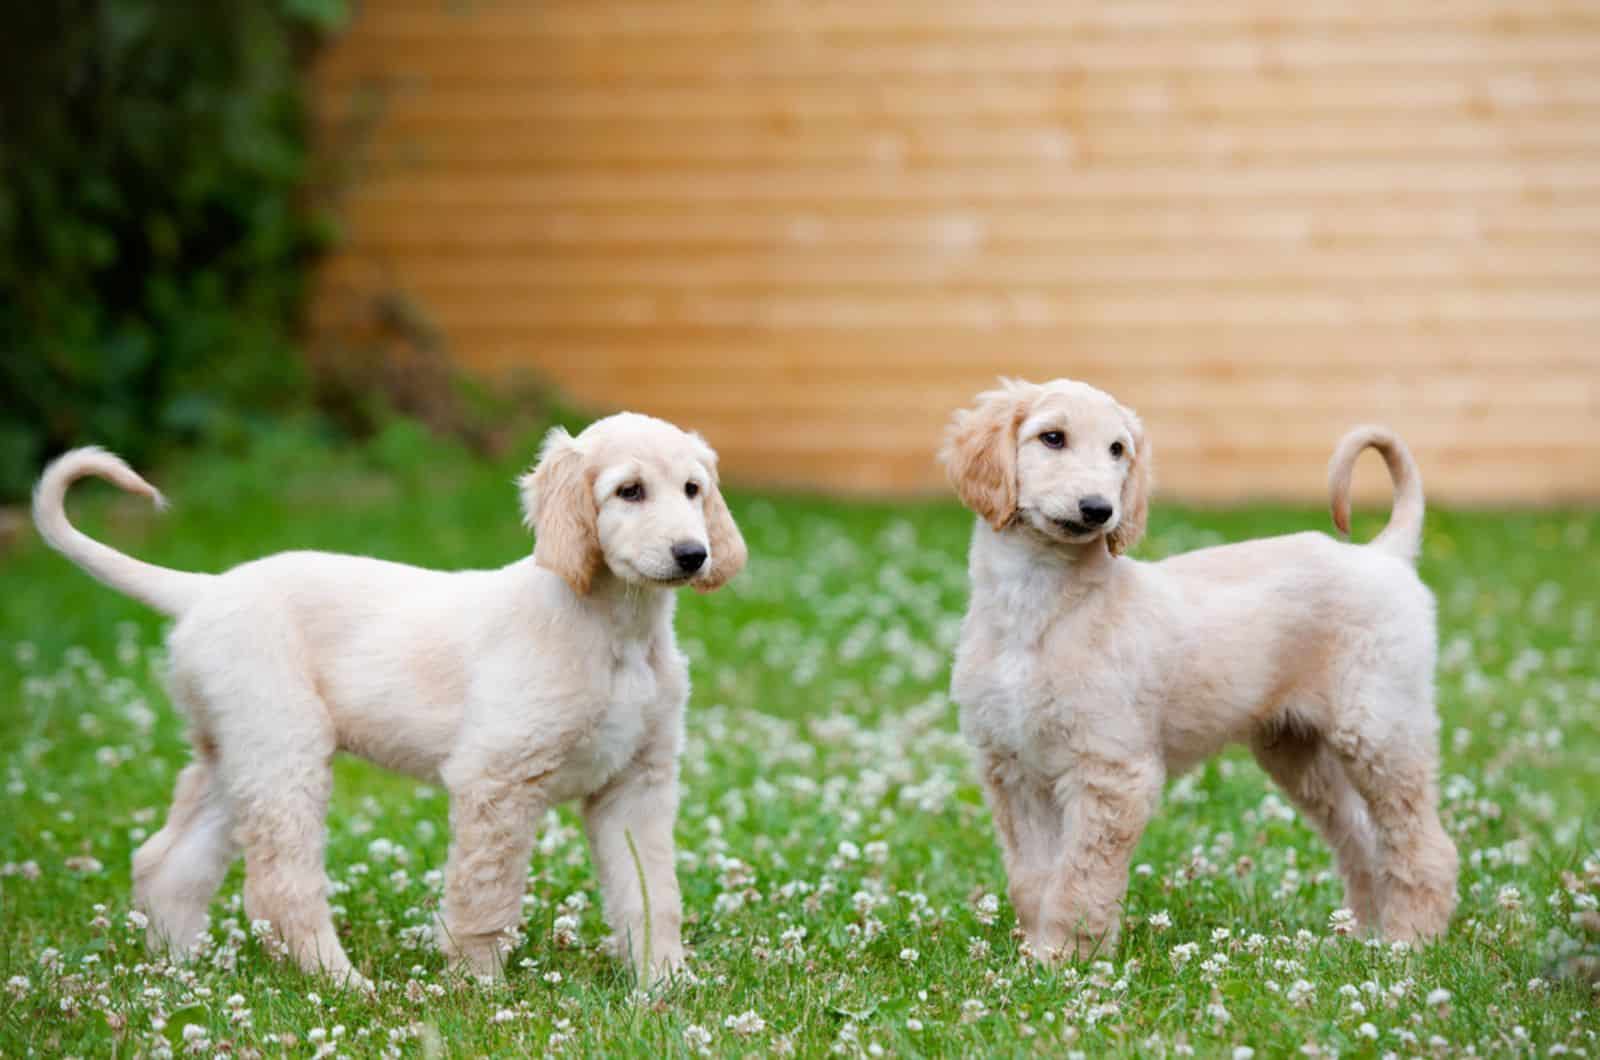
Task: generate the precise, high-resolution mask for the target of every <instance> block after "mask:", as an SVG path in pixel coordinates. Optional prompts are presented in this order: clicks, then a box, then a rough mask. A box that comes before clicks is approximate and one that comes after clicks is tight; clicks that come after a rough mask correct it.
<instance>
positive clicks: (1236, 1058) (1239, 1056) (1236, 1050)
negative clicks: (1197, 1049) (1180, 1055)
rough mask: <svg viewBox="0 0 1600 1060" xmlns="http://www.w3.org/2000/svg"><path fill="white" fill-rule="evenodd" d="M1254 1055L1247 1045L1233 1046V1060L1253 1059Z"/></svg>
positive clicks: (1254, 1052) (1253, 1051)
mask: <svg viewBox="0 0 1600 1060" xmlns="http://www.w3.org/2000/svg"><path fill="white" fill-rule="evenodd" d="M1190 1052H1191V1054H1192V1053H1193V1050H1190ZM1255 1055H1256V1051H1255V1050H1254V1049H1252V1048H1250V1047H1249V1046H1248V1045H1236V1046H1234V1047H1233V1060H1254V1058H1255Z"/></svg>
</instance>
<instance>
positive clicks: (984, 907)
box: [974, 894, 1000, 927]
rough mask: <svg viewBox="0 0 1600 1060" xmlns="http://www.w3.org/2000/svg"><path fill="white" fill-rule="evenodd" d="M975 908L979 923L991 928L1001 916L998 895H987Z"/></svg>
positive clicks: (980, 899)
mask: <svg viewBox="0 0 1600 1060" xmlns="http://www.w3.org/2000/svg"><path fill="white" fill-rule="evenodd" d="M974 908H975V910H976V913H975V915H976V917H977V919H978V923H980V924H982V925H983V926H984V927H990V926H992V925H993V924H994V922H995V920H997V919H998V918H999V916H1000V898H999V896H998V895H993V894H986V895H984V896H983V897H981V898H979V899H978V902H977V905H976V906H975V907H974Z"/></svg>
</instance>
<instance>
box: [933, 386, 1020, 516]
mask: <svg viewBox="0 0 1600 1060" xmlns="http://www.w3.org/2000/svg"><path fill="white" fill-rule="evenodd" d="M1019 391H1020V388H1019V387H1018V386H1017V385H1016V384H1013V383H1010V382H1009V381H1008V382H1006V384H1005V386H1004V387H1003V388H1002V389H1000V390H989V391H985V392H984V393H982V394H979V395H978V404H977V405H976V407H974V408H970V409H962V410H961V411H959V412H957V413H956V415H955V418H954V419H953V420H951V421H950V426H949V428H948V429H946V431H945V436H944V448H943V449H941V450H940V451H939V458H940V459H941V460H943V461H944V467H945V471H946V473H948V474H949V476H950V484H951V485H952V486H954V487H955V489H956V496H958V497H960V498H961V503H962V504H965V505H966V506H967V507H968V508H970V509H972V511H974V512H976V513H977V514H978V515H979V516H981V517H982V518H983V519H984V520H986V521H987V522H988V523H989V525H990V526H992V527H994V528H995V529H996V530H1000V529H1003V528H1004V527H1005V526H1006V524H1008V523H1010V522H1011V520H1012V519H1014V518H1016V515H1017V428H1018V427H1019V426H1021V424H1022V418H1023V416H1024V414H1025V413H1026V411H1027V404H1026V402H1024V401H1023V400H1022V395H1021V393H1020V392H1019Z"/></svg>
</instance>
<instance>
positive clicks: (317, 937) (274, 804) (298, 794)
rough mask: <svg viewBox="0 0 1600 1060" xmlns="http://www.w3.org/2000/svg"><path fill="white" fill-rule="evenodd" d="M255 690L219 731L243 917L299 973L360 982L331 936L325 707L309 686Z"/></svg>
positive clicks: (329, 752)
mask: <svg viewBox="0 0 1600 1060" xmlns="http://www.w3.org/2000/svg"><path fill="white" fill-rule="evenodd" d="M278 679H279V681H280V682H281V680H282V679H281V676H280V677H279V678H278ZM261 687H263V688H266V687H270V686H265V685H263V686H261ZM253 695H258V696H259V699H260V702H249V703H241V702H235V703H233V704H231V706H232V707H233V708H234V709H232V710H230V712H229V716H228V718H229V720H231V721H233V722H234V729H233V731H232V732H227V733H219V743H220V744H221V746H222V753H223V758H224V765H225V767H226V769H225V775H226V778H227V782H228V785H229V789H230V790H229V795H230V798H231V802H232V805H233V808H234V816H235V819H236V820H237V822H238V827H237V830H236V833H235V834H236V836H237V837H238V840H239V842H240V843H241V844H242V845H243V847H244V862H245V881H244V906H245V915H247V916H248V917H249V918H250V920H251V922H252V923H255V922H258V921H266V922H268V923H269V924H270V925H271V926H272V930H273V932H274V934H275V935H276V936H277V938H278V939H279V940H280V941H281V942H282V944H283V946H284V948H285V949H286V950H287V952H288V955H289V956H290V957H291V958H292V959H293V960H294V961H295V963H296V964H298V965H299V966H300V967H301V968H302V969H304V970H305V971H307V972H313V973H314V972H319V971H320V972H325V973H327V974H328V975H330V976H332V977H333V978H335V979H338V980H341V981H343V982H346V983H348V984H350V985H355V986H365V985H366V980H365V979H363V978H362V977H361V975H360V974H359V973H358V972H356V970H355V968H354V966H352V965H351V963H350V958H349V957H347V956H346V955H345V952H344V947H343V946H342V945H341V944H340V942H339V936H338V933H337V932H336V931H335V930H334V926H333V914H332V910H331V909H330V908H329V904H328V877H327V866H326V848H327V816H328V803H329V801H330V799H331V798H332V795H333V755H334V751H335V746H336V745H335V739H334V735H333V728H332V724H331V722H330V721H329V718H328V712H327V708H326V706H325V705H324V704H323V703H322V700H321V699H320V698H319V697H318V696H317V695H316V693H315V691H314V690H313V689H311V688H310V687H309V686H307V687H304V688H299V689H293V688H291V689H283V688H279V689H278V690H276V691H274V692H272V693H270V694H269V693H266V692H265V691H263V692H261V693H259V694H253Z"/></svg>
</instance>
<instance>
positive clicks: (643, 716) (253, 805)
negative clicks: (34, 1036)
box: [34, 413, 745, 982]
mask: <svg viewBox="0 0 1600 1060" xmlns="http://www.w3.org/2000/svg"><path fill="white" fill-rule="evenodd" d="M85 475H97V476H99V477H101V478H105V479H109V480H110V481H111V482H113V483H115V484H116V485H118V486H120V487H122V488H123V489H125V490H129V491H131V492H134V493H140V494H144V495H145V496H148V497H150V498H151V499H152V500H154V501H155V502H156V503H157V504H160V503H161V497H160V495H159V494H158V493H157V492H156V490H155V489H154V488H153V487H151V486H150V485H149V484H148V483H147V482H145V481H144V479H142V478H140V477H139V476H138V475H137V474H136V473H134V472H133V471H132V470H131V469H129V467H128V466H127V465H126V464H124V463H123V462H122V461H121V460H119V459H118V458H116V457H115V456H112V455H111V454H110V453H107V452H104V451H102V450H99V449H78V450H74V451H73V452H70V453H68V454H66V455H65V456H63V457H61V458H60V459H59V460H57V461H56V462H55V463H53V464H51V465H50V467H49V468H48V469H47V470H46V471H45V473H44V476H43V477H42V478H41V479H40V481H39V485H38V488H37V490H36V491H35V494H34V518H35V521H36V522H37V523H38V526H39V530H40V533H42V534H43V535H44V538H45V540H46V541H48V542H49V543H50V544H51V545H52V546H53V547H55V548H56V549H57V550H59V551H60V552H61V553H62V554H64V555H65V556H67V558H69V559H71V560H72V561H73V562H74V563H77V564H78V565H79V566H81V567H83V568H84V569H85V570H87V571H88V572H89V573H90V574H92V575H94V576H95V577H96V578H98V579H99V580H101V581H102V582H105V583H106V584H107V585H109V586H111V587H112V588H114V589H117V590H119V591H121V592H124V593H127V594H128V595H129V596H132V597H135V598H136V599H138V600H141V601H143V602H145V603H147V604H149V605H150V606H152V607H154V608H156V609H157V610H160V611H163V612H165V613H167V614H169V615H172V616H174V617H176V619H177V623H176V625H175V626H174V628H173V630H172V633H171V637H170V644H169V646H170V654H171V692H172V697H173V700H174V701H175V702H176V703H177V704H178V705H179V706H180V707H181V708H182V709H183V710H184V711H185V713H186V714H187V715H188V719H189V722H190V726H191V740H192V742H193V744H194V761H193V763H191V764H190V765H189V766H188V767H186V768H185V769H184V770H183V773H182V775H181V776H180V777H179V779H178V784H177V793H176V796H175V797H174V800H173V804H172V810H171V812H170V814H169V816H168V818H167V822H166V826H165V827H164V828H162V829H161V831H159V832H157V833H156V834H155V835H154V836H152V837H151V838H150V839H149V840H148V841H147V842H146V843H145V844H144V845H143V846H142V847H140V848H139V851H138V853H137V854H135V855H134V865H133V875H134V900H135V903H136V904H137V905H138V906H139V908H141V909H142V910H144V912H145V913H146V914H148V916H149V918H150V936H151V941H152V943H153V944H158V945H160V944H165V945H167V946H170V947H171V949H172V950H173V951H174V952H176V953H178V954H185V953H187V952H189V951H190V950H191V949H192V948H193V946H194V945H195V943H196V940H197V937H198V936H199V935H200V934H201V932H202V931H203V930H204V928H205V923H206V907H207V906H208V905H209V904H210V901H211V898H212V896H213V894H214V893H215V892H216V889H217V886H218V885H219V884H220V883H221V881H222V877H223V874H224V873H225V872H226V871H227V868H228V866H229V865H230V864H231V863H232V861H233V860H234V858H235V857H236V856H237V855H238V854H239V853H240V852H241V851H242V852H243V854H244V858H245V872H246V876H245V885H244V902H245V911H246V914H247V915H248V916H249V917H250V918H251V920H253V921H254V920H266V921H269V922H270V923H271V924H272V926H273V928H274V930H275V931H276V932H277V934H278V936H279V937H280V938H281V939H282V941H283V943H284V944H285V945H286V947H287V949H288V952H289V953H290V954H291V955H293V957H294V958H295V960H296V961H298V962H299V963H300V965H301V966H303V967H305V968H307V969H315V968H319V967H320V968H322V969H325V970H326V971H327V972H329V973H330V974H332V975H334V976H336V977H339V978H348V979H349V980H351V981H353V982H363V980H361V977H360V976H359V975H358V974H357V973H356V972H355V970H354V969H353V968H352V967H351V964H350V961H349V959H348V958H347V957H346V956H345V953H344V949H343V947H342V946H340V944H339V939H338V936H337V934H336V933H335V930H334V926H333V920H332V918H331V917H330V915H329V909H328V900H327V897H326V893H325V892H326V877H325V875H324V866H323V846H324V842H325V834H326V833H325V823H324V818H325V816H326V814H327V810H328V798H329V795H330V793H331V790H332V782H333V778H332V773H331V763H332V759H333V755H334V753H335V752H336V751H348V752H350V753H352V754H359V755H362V756H363V757H366V758H369V759H371V760H373V761H375V762H379V763H381V764H383V765H385V766H388V767H389V768H392V769H397V770H401V771H403V772H406V773H410V774H412V775H414V776H418V777H423V778H427V779H429V780H437V781H439V782H441V783H442V784H443V785H444V787H445V788H446V789H447V790H448V792H449V795H450V827H451V830H452V838H451V846H450V856H449V863H448V865H447V867H446V874H445V875H446V880H445V898H444V907H443V911H442V916H441V919H440V924H439V941H440V945H441V946H442V948H443V949H444V950H445V952H446V953H447V954H448V955H449V956H450V957H451V959H452V962H453V963H455V964H459V965H464V966H466V967H467V968H469V969H470V970H472V971H474V972H476V973H478V974H483V975H492V974H496V973H498V972H499V971H500V970H501V962H502V959H503V952H504V951H503V944H504V942H505V939H506V937H507V935H508V933H509V930H510V929H512V928H513V927H515V926H516V924H517V923H518V921H519V920H520V917H521V908H522V893H523V887H524V881H525V880H526V878H527V874H528V859H529V856H530V853H531V851H532V847H533V840H534V830H535V825H536V822H537V821H538V820H539V818H540V816H541V814H542V813H543V812H544V810H545V809H546V808H547V807H549V806H551V805H553V804H555V803H558V802H565V801H567V800H571V799H577V800H581V803H582V808H583V817H584V824H585V827H586V830H587V833H588V838H589V844H590V849H591V852H592V855H593V858H594V862H595V865H596V868H597V870H598V872H599V876H600V884H601V890H602V893H603V895H604V899H605V912H606V915H607V917H608V919H609V921H610V923H611V925H612V928H613V930H614V932H615V937H616V942H617V945H618V947H619V949H620V951H621V952H622V953H623V954H626V955H631V957H632V960H633V961H634V963H635V965H636V966H639V967H640V971H641V974H643V975H646V976H650V975H656V974H661V973H664V972H666V971H668V970H670V969H671V968H672V967H673V966H674V965H676V964H677V963H678V962H679V961H680V960H681V959H682V956H683V948H682V945H681V944H680V941H679V925H680V923H681V919H682V917H681V907H680V900H679V894H678V881H677V876H676V873H675V870H674V866H673V843H672V828H673V821H674V818H675V816H676V814H677V805H678V791H677V781H678V772H677V756H678V751H679V746H680V744H681V742H682V730H683V722H682V715H683V709H684V704H685V702H686V701H687V699H688V696H689V678H688V666H687V663H686V661H685V659H684V657H683V656H682V655H681V654H680V653H679V651H678V647H677V643H676V641H675V639H674V636H673V628H672V616H673V609H674V607H675V602H676V596H675V593H674V590H675V589H677V588H678V587H680V586H683V585H688V584H693V585H695V586H696V587H697V588H699V589H702V590H710V589H714V588H716V587H718V586H720V585H722V584H723V583H724V582H726V581H727V580H728V579H729V578H731V577H733V576H734V574H736V573H737V572H738V571H739V569H740V568H741V567H743V566H744V562H745V545H744V541H743V539H742V538H741V537H740V535H739V531H738V528H737V527H736V526H735V525H734V522H733V519H732V517H731V516H730V515H729V513H728V508H727V506H726V504H724V503H723V500H722V496H721V494H720V493H719V492H718V488H717V459H716V454H715V453H713V452H712V451H711V449H710V448H709V447H708V446H707V445H706V444H705V443H704V442H703V441H701V439H700V438H699V437H698V436H697V435H693V434H687V433H685V432H683V431H681V430H679V429H678V428H676V427H674V426H672V425H671V424H669V423H665V422H663V421H661V420H657V419H652V418H650V417H647V416H640V415H634V414H631V413H624V414H621V415H617V416H612V417H610V418H608V419H604V420H601V421H600V422H598V423H596V424H594V425H593V426H591V427H589V428H588V429H587V430H585V431H584V432H583V433H582V434H580V435H578V436H577V437H576V438H573V437H571V436H570V435H569V434H567V432H566V431H564V430H560V429H557V430H554V431H551V432H550V435H549V437H548V438H547V439H546V440H545V444H544V449H543V451H542V453H541V454H540V458H539V463H538V466H537V467H536V468H535V469H534V470H533V471H532V472H531V473H529V474H528V475H527V476H525V477H524V478H523V479H522V483H521V486H522V502H523V509H524V511H525V513H526V517H527V522H528V524H529V525H530V526H531V527H533V528H534V529H535V530H536V531H537V534H538V541H537V548H536V549H535V550H534V553H533V555H532V556H531V557H530V558H528V559H524V560H520V561H518V562H516V563H513V564H511V565H510V566H508V567H504V568H502V569H500V570H494V571H462V572H449V573H446V572H439V571H431V570H423V569H419V568H416V567H408V566H402V565H400V564H398V563H387V562H384V561H382V560H376V559H367V558H363V557H358V556H343V555H333V554H329V553H319V552H286V553H282V554H279V555H276V556H271V557H268V558H266V559H261V560H256V561H255V562H252V563H246V564H244V565H242V566H239V567H235V568H234V569H232V570H230V571H227V572H226V573H224V574H217V575H211V574H191V573H185V572H180V571H175V570H169V569H167V568H164V567H157V566H152V565H151V564H148V563H142V562H140V561H139V560H136V559H133V558H131V557H129V556H127V555H124V554H123V553H120V552H117V551H115V550H113V549H111V548H108V547H106V546H105V545H102V544H100V543H98V542H96V541H93V540H91V539H90V538H88V537H86V536H85V535H83V534H82V533H80V532H79V531H77V530H76V529H74V528H73V527H72V526H71V525H70V524H69V523H68V521H67V517H66V513H65V511H64V508H63V500H64V497H65V494H66V491H67V487H68V486H69V485H70V484H71V483H72V482H73V481H74V480H75V479H78V478H81V477H83V476H85ZM629 836H631V837H632V840H633V843H634V844H635V846H636V847H637V850H638V856H639V860H640V862H641V864H642V869H643V875H644V883H645V887H646V889H647V891H648V902H649V907H650V909H649V911H650V916H649V917H648V918H647V917H646V912H645V905H644V901H645V896H643V895H641V893H640V880H639V873H638V872H637V871H636V869H635V866H634V862H633V858H632V855H631V853H630V851H629V847H628V839H629ZM647 922H648V923H649V925H650V930H649V932H648V934H647V933H646V923H647ZM647 954H648V955H649V961H650V963H651V965H653V967H651V968H644V967H643V964H644V962H645V959H646V955H647Z"/></svg>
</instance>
